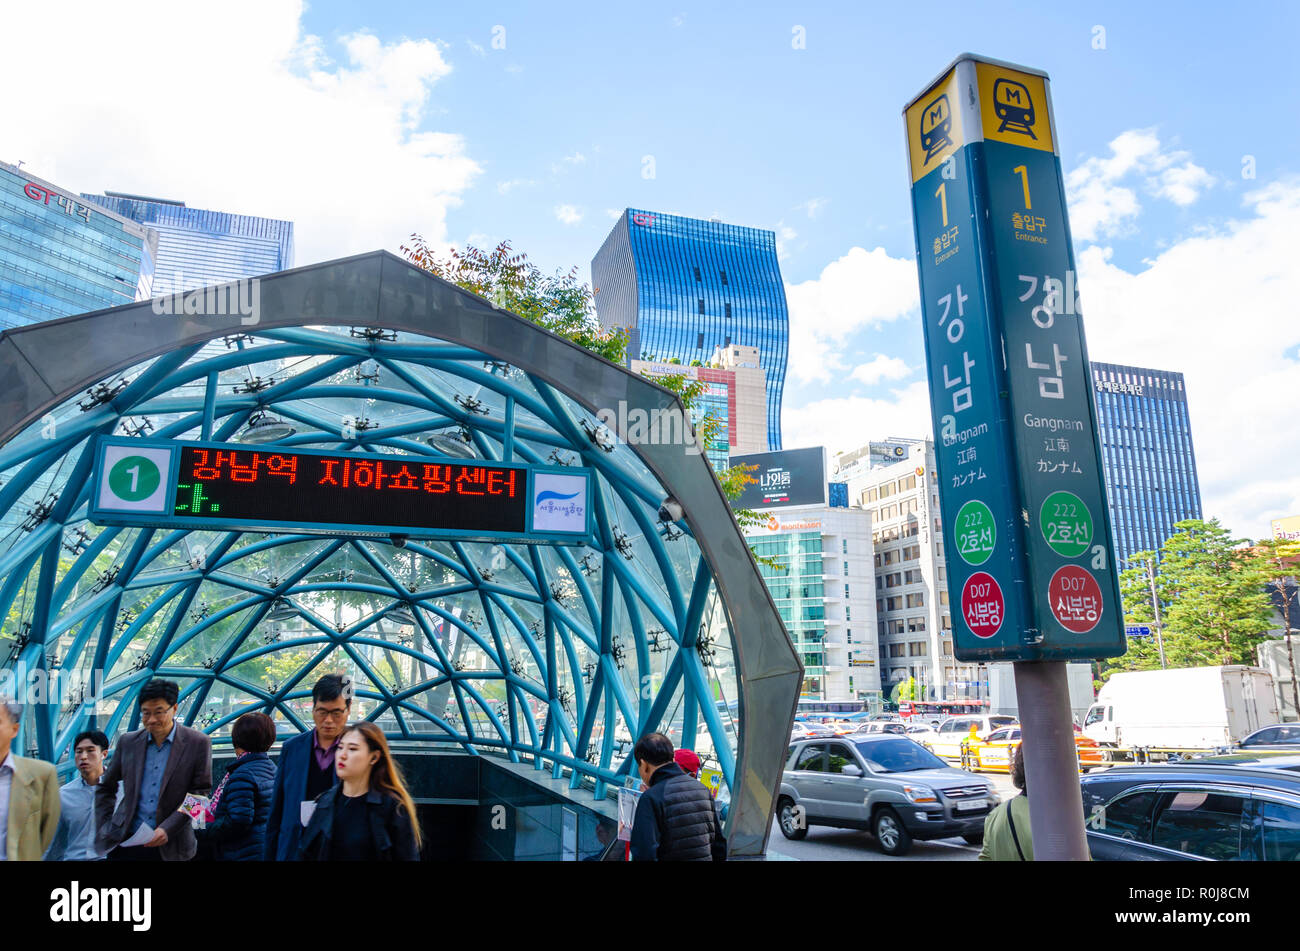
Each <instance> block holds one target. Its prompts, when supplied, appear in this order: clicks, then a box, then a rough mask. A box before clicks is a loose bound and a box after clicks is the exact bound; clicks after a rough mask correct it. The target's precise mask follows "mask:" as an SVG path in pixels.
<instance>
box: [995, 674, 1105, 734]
mask: <svg viewBox="0 0 1300 951" xmlns="http://www.w3.org/2000/svg"><path fill="white" fill-rule="evenodd" d="M988 666H989V713H994V714H1005V715H1007V716H1013V717H1018V716H1019V715H1020V711H1019V707H1018V706H1017V703H1016V673H1015V669H1014V668H1013V666H1012V665H1011V664H989V665H988ZM1065 683H1066V686H1067V688H1068V689H1069V691H1070V715H1071V716H1073V717H1074V722H1076V723H1079V724H1082V723H1083V718H1084V715H1085V714H1086V713H1087V712H1088V708H1089V707H1091V706H1092V695H1093V691H1092V665H1091V664H1066V665H1065Z"/></svg>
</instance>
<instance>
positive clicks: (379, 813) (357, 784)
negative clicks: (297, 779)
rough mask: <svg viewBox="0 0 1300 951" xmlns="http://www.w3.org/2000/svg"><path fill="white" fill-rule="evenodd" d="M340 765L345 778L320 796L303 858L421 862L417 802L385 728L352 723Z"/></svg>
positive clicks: (303, 845)
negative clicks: (389, 745) (398, 765)
mask: <svg viewBox="0 0 1300 951" xmlns="http://www.w3.org/2000/svg"><path fill="white" fill-rule="evenodd" d="M335 770H336V771H337V772H338V774H339V784H338V785H337V786H335V787H333V788H332V789H329V790H326V791H325V792H323V793H321V795H320V797H319V798H318V799H317V800H316V809H315V810H314V811H313V813H312V817H311V821H310V822H308V823H307V828H306V829H304V830H303V833H302V842H301V844H300V845H299V846H298V859H299V861H304V862H418V861H419V860H420V823H419V820H418V819H417V817H416V814H415V803H414V802H413V801H412V800H411V794H410V793H409V792H407V790H406V784H405V783H404V782H403V781H402V773H401V771H400V770H399V769H398V768H397V763H396V762H395V761H394V760H393V754H392V753H391V752H390V751H389V749H388V740H386V739H385V738H384V731H383V730H381V729H380V728H379V727H377V726H376V725H375V724H373V723H370V722H369V721H364V720H363V721H362V722H360V723H354V724H352V725H351V726H350V727H348V728H347V729H346V730H345V731H344V732H343V736H342V737H341V739H340V741H339V749H338V755H337V757H336V760H335Z"/></svg>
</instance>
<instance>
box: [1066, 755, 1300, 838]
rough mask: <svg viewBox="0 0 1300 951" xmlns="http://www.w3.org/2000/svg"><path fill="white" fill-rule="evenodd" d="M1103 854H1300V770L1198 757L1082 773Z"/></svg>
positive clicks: (1087, 813)
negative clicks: (1161, 763) (1210, 761)
mask: <svg viewBox="0 0 1300 951" xmlns="http://www.w3.org/2000/svg"><path fill="white" fill-rule="evenodd" d="M1080 783H1081V785H1082V787H1083V814H1084V818H1085V821H1086V823H1087V832H1088V848H1089V849H1090V850H1091V852H1092V857H1093V859H1094V860H1097V861H1106V860H1122V861H1133V860H1136V861H1150V862H1170V861H1216V860H1217V861H1269V862H1276V861H1297V860H1300V774H1297V773H1294V772H1292V771H1290V770H1286V769H1264V768H1256V767H1252V766H1247V765H1244V764H1243V765H1232V764H1216V763H1205V762H1204V761H1192V762H1188V763H1179V764H1176V765H1157V766H1120V767H1116V768H1114V769H1110V770H1107V771H1106V772H1104V773H1098V774H1095V775H1091V776H1084V777H1083V778H1082V779H1081V780H1080Z"/></svg>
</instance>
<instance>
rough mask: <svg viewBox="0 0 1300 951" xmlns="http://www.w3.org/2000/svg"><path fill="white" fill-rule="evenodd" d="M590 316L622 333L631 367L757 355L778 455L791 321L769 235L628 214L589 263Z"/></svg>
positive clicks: (769, 438) (737, 227)
mask: <svg viewBox="0 0 1300 951" xmlns="http://www.w3.org/2000/svg"><path fill="white" fill-rule="evenodd" d="M591 278H592V285H593V287H595V289H596V293H595V298H596V313H597V315H598V316H599V317H600V322H601V324H602V325H604V326H605V327H606V328H607V329H608V328H616V327H617V328H624V329H626V330H627V331H628V336H629V344H628V354H629V357H630V358H631V359H642V360H652V361H667V360H673V359H676V360H680V361H681V362H682V363H683V364H687V365H689V364H690V363H691V361H693V360H698V361H700V362H704V361H706V360H707V359H708V358H709V355H710V354H712V353H713V351H714V349H715V348H717V347H724V348H725V347H729V346H731V345H732V344H733V343H734V344H741V345H743V346H748V347H757V348H758V351H759V366H761V367H762V368H763V370H765V371H766V373H767V407H766V410H767V445H768V449H773V450H775V449H780V448H781V392H782V389H783V388H784V386H785V369H786V361H787V356H788V350H789V337H790V332H789V331H790V317H789V313H788V311H787V309H786V301H785V287H784V285H783V284H782V283H781V269H780V266H779V265H778V264H777V260H776V235H775V233H773V232H771V231H762V230H760V229H758V228H745V227H742V226H740V225H729V224H724V223H723V222H721V221H703V220H700V219H698V218H680V217H678V216H676V215H665V214H660V213H658V212H650V211H639V210H637V209H634V208H628V209H627V210H625V211H624V212H623V214H622V215H621V216H620V217H619V219H618V222H617V223H616V224H615V225H614V229H613V230H612V231H611V232H610V233H609V237H607V238H606V239H605V243H604V244H603V245H602V246H601V248H600V251H598V252H597V253H596V256H595V258H594V259H592V262H591Z"/></svg>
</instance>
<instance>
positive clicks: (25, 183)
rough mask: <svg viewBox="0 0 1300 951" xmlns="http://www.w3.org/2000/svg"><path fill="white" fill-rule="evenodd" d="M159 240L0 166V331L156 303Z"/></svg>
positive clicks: (134, 225)
mask: <svg viewBox="0 0 1300 951" xmlns="http://www.w3.org/2000/svg"><path fill="white" fill-rule="evenodd" d="M157 250H158V235H157V233H155V232H153V231H152V230H150V229H148V228H145V227H144V226H142V225H139V224H137V223H135V222H133V221H130V220H128V219H125V218H122V217H120V216H118V215H116V214H113V213H111V212H106V211H105V210H104V209H103V208H101V207H99V206H97V205H94V204H92V203H89V202H85V201H80V200H78V198H77V194H76V192H70V191H65V190H63V189H61V188H58V187H57V186H55V185H51V184H50V183H49V182H46V181H43V180H42V179H39V178H36V177H34V176H32V175H29V174H27V173H26V172H24V171H22V170H21V169H18V168H16V167H14V166H12V165H7V164H5V163H4V162H0V330H5V329H9V328H11V327H21V326H23V325H24V324H32V323H38V322H40V321H43V320H54V319H55V318H58V317H68V316H71V315H72V314H84V313H85V312H86V311H91V310H102V309H103V308H105V307H114V306H116V305H118V304H128V303H130V302H131V301H134V300H144V299H146V298H148V297H149V296H151V294H152V286H153V277H154V258H155V256H156V254H157Z"/></svg>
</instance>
